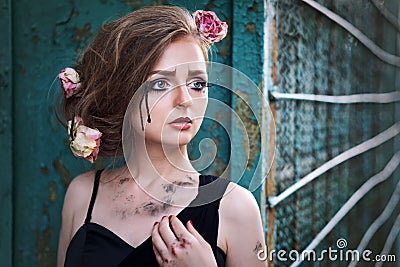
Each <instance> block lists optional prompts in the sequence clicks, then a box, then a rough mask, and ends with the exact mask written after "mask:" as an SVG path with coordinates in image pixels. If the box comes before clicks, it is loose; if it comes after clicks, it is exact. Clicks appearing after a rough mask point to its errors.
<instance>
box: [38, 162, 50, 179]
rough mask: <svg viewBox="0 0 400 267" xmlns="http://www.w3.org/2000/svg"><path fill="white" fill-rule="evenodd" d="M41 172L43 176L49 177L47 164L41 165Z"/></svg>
mask: <svg viewBox="0 0 400 267" xmlns="http://www.w3.org/2000/svg"><path fill="white" fill-rule="evenodd" d="M40 172H41V173H42V174H43V175H46V176H48V175H49V168H47V166H46V164H44V163H41V164H40Z"/></svg>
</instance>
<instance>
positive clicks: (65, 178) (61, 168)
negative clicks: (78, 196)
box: [53, 158, 72, 188]
mask: <svg viewBox="0 0 400 267" xmlns="http://www.w3.org/2000/svg"><path fill="white" fill-rule="evenodd" d="M53 167H54V169H55V170H56V172H57V173H58V174H59V175H60V176H61V183H62V185H63V187H64V188H67V187H68V185H69V183H70V182H71V180H72V176H71V173H70V172H69V170H68V169H67V167H65V165H64V163H62V161H61V159H59V158H57V159H55V160H54V161H53Z"/></svg>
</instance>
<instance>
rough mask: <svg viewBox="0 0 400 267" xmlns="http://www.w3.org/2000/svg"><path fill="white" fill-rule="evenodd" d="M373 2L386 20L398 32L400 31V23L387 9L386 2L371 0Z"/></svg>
mask: <svg viewBox="0 0 400 267" xmlns="http://www.w3.org/2000/svg"><path fill="white" fill-rule="evenodd" d="M371 2H372V3H373V4H374V5H375V7H376V8H377V9H378V10H379V12H381V14H382V15H383V16H384V17H385V19H387V20H388V21H389V22H390V23H391V24H392V25H393V26H394V27H395V28H396V29H397V31H400V21H399V20H398V19H397V17H396V16H395V15H393V14H392V13H391V12H390V11H389V10H388V9H387V8H386V7H385V5H384V2H383V1H382V0H380V1H379V0H371Z"/></svg>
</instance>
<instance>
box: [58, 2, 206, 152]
mask: <svg viewBox="0 0 400 267" xmlns="http://www.w3.org/2000/svg"><path fill="white" fill-rule="evenodd" d="M184 37H191V38H194V39H195V40H198V43H199V45H200V47H201V48H202V50H203V54H204V57H205V59H206V60H208V55H207V53H208V49H209V48H210V44H209V43H207V42H206V41H204V40H203V39H202V38H201V37H200V36H199V34H198V30H197V27H196V24H195V22H194V19H193V17H192V15H191V14H190V13H189V11H188V10H186V9H184V8H181V7H175V6H152V7H147V8H144V9H140V10H136V11H134V12H132V13H129V14H127V15H125V16H123V17H121V18H119V19H117V20H115V21H113V22H111V23H108V24H106V25H104V26H103V27H102V28H101V29H100V30H99V32H98V34H97V36H96V37H95V38H94V40H93V41H92V43H91V44H90V45H89V47H88V48H87V49H86V51H85V52H84V54H83V55H82V58H81V60H80V61H79V62H78V63H77V65H76V66H75V69H76V71H77V72H78V73H79V76H80V79H81V84H82V88H81V90H82V93H81V94H79V96H73V97H71V98H68V99H64V100H63V104H62V106H63V113H64V114H63V115H64V118H65V120H71V119H72V117H73V116H80V117H81V118H82V119H83V122H84V124H85V125H86V126H88V127H91V128H97V129H98V130H99V131H100V132H102V133H103V135H102V137H101V146H100V152H99V156H101V157H115V156H119V155H121V154H122V141H121V140H122V124H123V118H124V114H125V112H126V109H127V106H128V104H129V101H130V100H131V98H132V96H133V94H134V93H135V91H136V90H137V89H138V88H139V87H140V86H141V85H142V84H143V83H144V82H145V81H146V79H147V78H148V76H149V73H150V71H151V70H152V68H153V67H154V65H155V63H156V62H157V61H158V59H159V58H160V56H161V55H162V53H163V52H164V51H165V49H166V48H167V46H168V45H169V44H170V43H171V42H173V41H176V40H178V39H180V38H184Z"/></svg>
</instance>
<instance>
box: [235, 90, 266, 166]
mask: <svg viewBox="0 0 400 267" xmlns="http://www.w3.org/2000/svg"><path fill="white" fill-rule="evenodd" d="M235 93H236V94H237V95H238V96H240V97H237V98H236V102H235V112H236V114H237V115H238V116H239V117H240V119H241V123H243V124H244V126H245V131H246V132H245V133H243V132H242V135H243V141H242V146H243V149H244V151H247V150H249V159H248V161H247V166H246V168H248V169H253V168H255V166H254V163H255V159H256V157H257V156H258V154H259V152H260V142H261V132H260V125H259V124H258V122H257V120H256V119H255V118H254V117H255V116H254V114H253V112H252V111H251V109H250V108H249V106H248V105H247V104H246V103H248V98H249V97H248V95H247V94H246V93H244V92H243V91H241V90H236V91H235ZM238 123H240V122H238ZM238 129H241V130H243V129H242V128H241V127H240V125H238ZM248 140H251V142H249V141H248ZM247 145H249V149H247Z"/></svg>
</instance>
